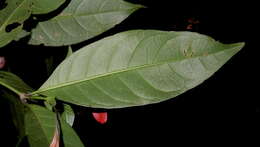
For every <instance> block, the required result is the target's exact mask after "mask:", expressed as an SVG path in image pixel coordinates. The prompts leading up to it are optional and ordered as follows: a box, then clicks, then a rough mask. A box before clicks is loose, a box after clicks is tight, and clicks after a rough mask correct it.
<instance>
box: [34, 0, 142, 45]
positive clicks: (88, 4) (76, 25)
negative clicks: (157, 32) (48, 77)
mask: <svg viewBox="0 0 260 147" xmlns="http://www.w3.org/2000/svg"><path fill="white" fill-rule="evenodd" d="M141 7H142V6H140V5H135V4H131V3H128V2H125V1H123V0H72V1H71V2H70V4H69V5H68V6H67V7H66V8H65V9H64V10H63V11H62V12H61V13H60V14H59V15H57V16H56V17H54V18H52V19H50V20H47V21H44V22H40V23H39V24H38V25H37V26H36V28H35V29H33V30H32V38H31V40H30V41H29V43H30V44H34V45H38V44H41V43H43V44H44V45H46V46H63V45H70V44H75V43H79V42H82V41H84V40H87V39H90V38H92V37H95V36H97V35H99V34H101V33H103V32H105V31H107V30H108V29H110V28H112V27H114V26H115V25H116V24H118V23H120V22H122V21H123V20H124V19H126V18H127V17H128V16H129V15H130V14H131V13H133V12H134V11H136V10H137V9H139V8H141Z"/></svg>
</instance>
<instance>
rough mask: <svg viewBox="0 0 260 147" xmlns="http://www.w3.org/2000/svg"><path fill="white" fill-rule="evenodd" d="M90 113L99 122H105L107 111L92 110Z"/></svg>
mask: <svg viewBox="0 0 260 147" xmlns="http://www.w3.org/2000/svg"><path fill="white" fill-rule="evenodd" d="M92 115H93V117H94V118H95V120H96V121H97V122H99V123H100V124H105V123H106V122H107V112H93V113H92Z"/></svg>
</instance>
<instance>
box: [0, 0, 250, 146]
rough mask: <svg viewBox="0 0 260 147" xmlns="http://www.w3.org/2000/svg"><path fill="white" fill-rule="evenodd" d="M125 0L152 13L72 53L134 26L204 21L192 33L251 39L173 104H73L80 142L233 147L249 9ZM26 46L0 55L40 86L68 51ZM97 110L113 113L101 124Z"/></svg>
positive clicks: (242, 106) (175, 27)
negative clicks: (50, 63) (51, 64)
mask: <svg viewBox="0 0 260 147" xmlns="http://www.w3.org/2000/svg"><path fill="white" fill-rule="evenodd" d="M128 1H130V2H133V3H138V4H143V5H145V6H147V8H145V9H141V10H138V11H137V12H135V13H134V14H132V15H131V16H130V17H129V18H128V19H126V20H125V21H123V22H122V23H121V24H119V25H117V26H116V27H115V28H113V29H111V30H109V31H108V32H106V33H103V34H101V35H99V36H97V37H95V38H93V39H90V40H88V41H85V42H83V43H80V44H77V45H73V46H72V48H73V50H76V49H78V48H80V47H82V46H85V45H87V44H89V43H91V42H93V41H96V40H99V39H101V38H103V37H106V36H109V35H112V34H115V33H118V32H121V31H126V30H130V29H159V30H167V31H185V30H187V29H186V28H187V25H188V24H189V22H188V20H189V19H190V18H192V19H195V20H198V21H199V24H194V25H193V29H191V30H189V31H195V32H199V33H202V34H206V35H209V36H211V37H213V38H215V39H216V40H219V41H221V42H223V43H235V42H246V46H245V47H244V49H242V50H241V51H240V52H239V53H238V54H236V55H235V56H234V57H233V58H232V59H231V60H230V61H228V62H227V63H226V64H225V65H224V66H223V67H222V68H221V69H220V70H219V71H218V72H216V73H215V74H214V75H213V76H212V77H211V78H209V79H208V80H206V81H205V82H204V83H203V84H201V85H199V86H198V87H196V88H194V89H192V90H189V91H188V92H186V93H184V94H182V95H180V96H178V97H176V98H174V99H171V100H167V101H165V102H162V103H159V104H152V105H147V106H141V107H132V108H125V109H113V110H100V109H90V108H83V107H78V106H74V107H73V108H75V110H76V112H77V117H76V121H75V124H74V128H75V129H76V130H77V132H78V133H79V135H80V136H81V139H82V140H83V142H84V143H85V144H86V146H88V147H101V146H151V145H159V146H174V145H176V144H179V143H181V144H183V146H184V145H185V144H186V143H193V144H197V145H203V144H205V145H215V144H218V143H219V144H222V143H224V142H226V141H228V143H231V142H232V141H231V140H232V139H231V138H230V136H233V135H234V134H236V133H237V132H239V131H240V130H241V128H240V129H238V127H237V125H236V124H237V121H238V120H237V116H236V115H237V114H240V115H241V114H244V113H246V110H247V105H246V101H247V99H248V97H247V96H245V93H246V91H245V89H246V88H247V87H246V86H245V85H246V84H245V72H244V71H245V70H246V69H248V65H247V64H245V60H246V51H247V50H248V49H249V48H250V47H249V45H248V42H249V40H248V35H247V32H246V29H247V27H245V24H246V23H245V21H246V20H245V18H246V13H245V12H244V10H246V8H247V5H246V4H245V3H244V2H238V1H237V2H235V3H234V2H230V1H229V3H227V2H220V1H217V2H214V1H208V2H203V3H202V2H198V1H196V2H188V1H185V2H176V1H173V0H161V1H155V0H154V1H153V0H128ZM29 23H31V22H30V21H29ZM30 25H33V23H32V24H30ZM25 41H26V39H23V40H22V41H20V42H12V43H11V44H9V45H8V46H6V47H5V48H3V49H1V51H0V55H2V56H5V57H6V58H7V65H8V66H10V67H11V69H12V70H13V72H14V73H15V74H17V75H19V76H20V77H22V79H24V81H26V82H27V83H28V84H29V85H31V86H32V87H34V88H38V87H39V86H40V85H41V84H42V83H43V82H44V81H45V80H46V78H47V76H46V71H45V68H44V59H45V58H46V57H49V56H55V58H56V59H55V62H56V64H58V63H59V62H60V61H62V60H63V58H64V57H65V54H66V48H62V47H61V48H44V47H43V46H40V47H34V46H28V45H25V44H24V42H25ZM0 105H1V106H0V108H1V112H0V114H1V115H2V116H1V118H3V119H1V126H0V128H1V130H6V131H9V132H11V133H7V134H6V135H5V136H4V137H3V138H2V139H0V140H3V142H4V143H5V142H6V143H8V142H9V144H13V142H14V141H13V140H14V139H12V138H11V137H12V136H13V135H14V134H13V133H15V132H14V128H13V127H12V126H11V123H10V122H11V120H9V118H10V114H9V113H8V111H7V110H6V109H7V106H6V104H5V103H2V102H1V100H0ZM93 111H106V112H108V122H107V123H106V124H105V125H101V124H98V123H97V122H96V121H95V120H94V119H93V117H92V115H91V112H93ZM234 120H236V121H234ZM2 132H4V131H1V133H2ZM217 134H221V135H217ZM10 141H11V142H10ZM226 145H227V144H226ZM0 146H1V145H0Z"/></svg>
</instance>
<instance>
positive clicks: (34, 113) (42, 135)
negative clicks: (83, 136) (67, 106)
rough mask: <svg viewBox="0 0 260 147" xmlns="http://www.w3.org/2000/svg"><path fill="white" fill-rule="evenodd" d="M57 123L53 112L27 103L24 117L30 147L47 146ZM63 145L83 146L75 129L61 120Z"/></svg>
mask: <svg viewBox="0 0 260 147" xmlns="http://www.w3.org/2000/svg"><path fill="white" fill-rule="evenodd" d="M56 125H57V119H56V115H55V113H54V112H51V111H49V110H48V109H45V108H44V107H41V106H37V105H28V111H27V113H26V117H25V126H26V133H27V135H28V139H29V144H30V147H49V145H50V143H51V141H52V138H53V136H54V132H55V129H56ZM61 131H62V136H61V137H62V140H63V143H64V147H84V145H83V144H82V142H81V140H80V139H79V137H78V136H77V134H76V133H75V131H74V130H73V129H72V128H71V127H70V126H69V125H68V124H67V123H65V122H64V121H63V120H61Z"/></svg>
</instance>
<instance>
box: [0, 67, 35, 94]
mask: <svg viewBox="0 0 260 147" xmlns="http://www.w3.org/2000/svg"><path fill="white" fill-rule="evenodd" d="M0 85H2V86H4V87H6V88H8V89H10V90H12V91H13V92H15V93H16V94H18V95H20V94H22V93H29V92H32V91H33V89H32V88H31V87H30V86H28V85H27V84H26V83H25V82H24V81H23V80H22V79H21V78H19V77H18V76H16V75H15V74H13V73H10V72H5V71H0Z"/></svg>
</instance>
